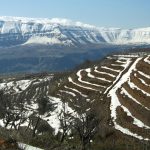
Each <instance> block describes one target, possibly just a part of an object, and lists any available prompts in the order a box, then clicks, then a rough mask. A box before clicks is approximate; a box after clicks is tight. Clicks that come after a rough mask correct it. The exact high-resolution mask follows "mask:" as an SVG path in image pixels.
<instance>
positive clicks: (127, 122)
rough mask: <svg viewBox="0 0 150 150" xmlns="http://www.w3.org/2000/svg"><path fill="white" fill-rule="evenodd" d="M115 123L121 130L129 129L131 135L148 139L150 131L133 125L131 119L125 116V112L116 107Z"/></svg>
mask: <svg viewBox="0 0 150 150" xmlns="http://www.w3.org/2000/svg"><path fill="white" fill-rule="evenodd" d="M116 112H117V120H116V121H117V123H118V124H119V125H121V126H122V127H123V128H127V129H129V130H130V131H131V132H132V133H135V134H138V135H140V136H142V137H143V138H149V139H150V129H145V128H140V127H138V126H136V125H135V124H133V118H131V117H130V116H128V115H127V113H126V112H124V110H123V109H122V108H121V107H120V106H119V107H117V110H116Z"/></svg>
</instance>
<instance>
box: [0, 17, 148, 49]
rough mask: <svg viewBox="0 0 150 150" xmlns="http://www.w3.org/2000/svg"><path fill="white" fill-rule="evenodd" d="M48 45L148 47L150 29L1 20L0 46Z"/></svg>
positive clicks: (45, 20)
mask: <svg viewBox="0 0 150 150" xmlns="http://www.w3.org/2000/svg"><path fill="white" fill-rule="evenodd" d="M20 44H44V45H45V44H46V45H47V44H48V45H63V46H67V47H78V46H81V45H86V44H117V45H118V44H119V45H124V44H150V28H149V27H148V28H141V29H119V28H100V27H95V26H92V25H88V24H83V23H81V22H73V21H71V20H67V19H58V18H53V19H44V18H43V19H38V18H37V19H36V18H23V17H0V46H1V47H3V46H4V47H7V46H14V45H20Z"/></svg>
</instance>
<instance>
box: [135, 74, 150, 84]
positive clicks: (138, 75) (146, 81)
mask: <svg viewBox="0 0 150 150" xmlns="http://www.w3.org/2000/svg"><path fill="white" fill-rule="evenodd" d="M136 77H137V78H139V79H142V80H144V81H145V83H147V84H148V85H150V79H148V78H147V77H145V76H144V75H141V74H140V73H139V72H136Z"/></svg>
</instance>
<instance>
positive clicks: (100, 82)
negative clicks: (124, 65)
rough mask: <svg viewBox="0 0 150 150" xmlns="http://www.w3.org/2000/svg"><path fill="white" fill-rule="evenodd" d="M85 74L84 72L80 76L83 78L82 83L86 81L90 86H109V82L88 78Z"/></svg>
mask: <svg viewBox="0 0 150 150" xmlns="http://www.w3.org/2000/svg"><path fill="white" fill-rule="evenodd" d="M87 74H88V73H87V72H85V71H82V72H81V75H82V78H83V80H84V81H87V82H89V83H91V84H98V85H102V86H108V85H110V82H108V81H105V78H104V79H101V80H100V79H96V78H90V77H88V76H87Z"/></svg>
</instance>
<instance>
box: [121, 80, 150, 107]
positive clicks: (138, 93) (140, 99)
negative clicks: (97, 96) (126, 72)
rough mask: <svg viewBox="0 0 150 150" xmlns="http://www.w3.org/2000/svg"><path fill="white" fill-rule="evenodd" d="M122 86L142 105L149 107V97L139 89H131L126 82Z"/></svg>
mask: <svg viewBox="0 0 150 150" xmlns="http://www.w3.org/2000/svg"><path fill="white" fill-rule="evenodd" d="M123 87H124V88H125V90H126V91H127V92H128V93H129V94H130V95H131V96H132V97H133V98H135V99H136V100H137V101H138V102H140V103H141V104H142V105H144V106H146V107H148V108H150V97H148V96H147V95H145V94H143V93H142V92H141V91H140V90H137V89H132V88H131V87H130V86H129V84H128V83H127V82H126V83H125V84H123Z"/></svg>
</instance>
